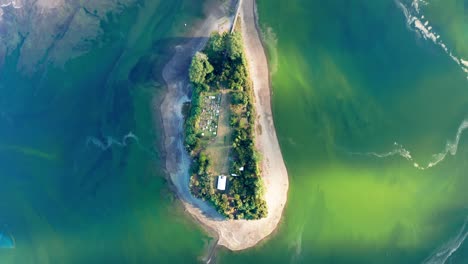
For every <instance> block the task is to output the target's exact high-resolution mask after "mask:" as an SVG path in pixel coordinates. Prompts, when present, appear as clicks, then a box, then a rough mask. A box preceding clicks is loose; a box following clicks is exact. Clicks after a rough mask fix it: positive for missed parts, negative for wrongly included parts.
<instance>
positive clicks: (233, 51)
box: [227, 32, 243, 60]
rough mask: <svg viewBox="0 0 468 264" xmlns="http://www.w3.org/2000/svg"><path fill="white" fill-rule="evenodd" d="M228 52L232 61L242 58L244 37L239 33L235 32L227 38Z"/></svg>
mask: <svg viewBox="0 0 468 264" xmlns="http://www.w3.org/2000/svg"><path fill="white" fill-rule="evenodd" d="M227 52H228V54H229V58H230V59H231V60H236V59H239V58H241V56H242V52H243V50H242V37H241V35H240V33H239V32H234V33H232V34H229V35H228V36H227Z"/></svg>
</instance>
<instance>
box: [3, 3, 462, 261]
mask: <svg viewBox="0 0 468 264" xmlns="http://www.w3.org/2000/svg"><path fill="white" fill-rule="evenodd" d="M140 2H141V3H140V4H141V5H142V6H141V7H139V8H132V9H128V10H124V12H123V13H122V14H121V15H119V16H116V17H114V18H113V19H111V20H110V21H108V22H105V23H104V24H103V25H104V29H105V30H104V34H105V36H106V37H105V38H103V39H104V40H105V41H104V42H102V43H97V44H96V45H95V46H93V47H92V48H91V50H90V51H89V53H88V54H87V55H84V56H81V57H79V58H76V59H73V60H70V61H69V62H68V63H67V64H66V66H65V68H64V69H60V68H55V67H53V66H48V68H47V71H46V74H44V75H42V76H40V75H39V76H40V77H41V78H39V77H37V76H33V77H27V76H24V75H22V74H21V73H20V72H17V70H16V60H17V58H18V56H19V55H20V54H19V53H13V54H12V55H11V56H9V57H8V58H7V63H6V64H5V66H4V68H2V71H1V73H0V84H1V85H0V94H1V96H0V121H1V122H0V181H1V184H0V230H1V231H2V232H5V233H8V234H11V236H12V237H13V238H14V242H15V249H6V250H4V249H2V250H1V251H0V263H19V264H23V263H192V262H196V261H197V260H198V259H199V257H200V256H201V255H202V254H204V250H205V245H206V244H207V243H208V242H209V241H211V238H209V237H208V236H207V235H206V234H204V233H203V232H202V231H201V229H200V228H199V227H198V226H197V224H195V223H194V222H192V221H191V220H190V219H189V218H188V217H186V215H184V213H183V211H182V209H181V206H180V204H179V203H178V202H177V201H176V200H175V198H174V196H173V194H172V193H171V192H170V190H169V188H168V184H167V182H166V181H165V180H164V178H163V169H162V164H161V163H160V157H161V153H159V152H158V150H157V147H156V146H157V144H158V142H159V141H160V140H161V138H160V137H161V133H160V132H159V131H160V129H159V128H158V127H156V128H155V127H154V126H153V120H152V118H153V117H152V113H151V111H153V110H152V109H151V107H150V106H151V104H150V101H151V99H152V97H153V96H156V97H160V96H161V91H162V87H161V85H160V84H161V82H162V80H161V79H160V74H161V70H162V67H163V65H164V62H165V61H167V59H169V56H168V54H170V53H171V52H170V51H171V48H170V47H172V46H174V45H175V44H178V43H180V42H181V41H185V40H186V39H184V37H183V36H185V34H186V33H187V29H186V28H185V26H183V25H184V24H185V23H187V22H188V23H187V24H188V25H190V24H191V23H192V22H193V21H194V20H196V19H198V18H201V17H202V11H201V8H202V5H201V4H200V3H199V2H198V1H190V0H177V1H149V0H148V1H140ZM426 2H427V3H428V5H424V3H423V2H418V3H420V6H419V12H420V13H418V12H417V11H416V10H415V7H414V6H412V2H411V1H407V2H402V3H401V4H403V7H404V8H402V6H401V5H399V2H395V1H338V0H336V1H310V0H309V1H306V0H292V1H280V0H268V1H267V0H259V1H258V3H259V12H260V24H261V26H262V28H263V30H264V31H265V32H266V35H265V37H266V39H267V46H268V53H269V59H270V66H271V69H272V72H273V73H274V75H273V78H272V84H273V92H274V95H273V107H274V115H275V122H276V127H277V132H278V136H279V140H280V144H281V147H282V151H283V154H284V158H285V161H286V165H287V168H288V171H289V176H290V192H289V200H288V205H287V208H286V211H285V216H284V221H283V224H282V225H281V226H280V229H279V230H278V233H277V234H275V235H274V236H273V237H272V238H271V239H269V240H268V241H266V242H264V243H262V244H261V245H259V246H258V247H256V248H253V249H250V250H247V251H244V252H240V253H239V252H237V253H231V252H227V251H225V250H220V251H218V254H217V258H216V260H217V261H218V262H219V263H264V262H266V263H291V262H294V263H295V262H297V263H359V264H362V263H379V264H382V263H383V264H385V263H443V262H444V261H445V262H447V263H455V264H458V263H466V262H468V254H467V252H468V243H466V242H465V241H464V240H465V239H466V237H467V234H468V233H467V232H468V230H467V216H468V207H467V204H468V192H466V186H468V178H467V176H466V171H467V169H468V168H467V167H468V164H467V163H466V157H467V155H468V145H467V144H468V143H467V140H466V135H464V133H465V129H466V127H465V125H464V124H466V123H464V120H465V119H466V118H467V117H468V115H467V114H468V113H467V112H468V111H467V110H466V109H467V107H468V104H467V100H466V98H467V96H468V81H467V79H466V77H467V74H466V73H465V72H463V69H462V67H461V65H460V63H457V62H456V60H455V59H454V58H453V57H455V58H458V60H459V62H460V61H461V60H460V59H461V58H465V60H467V59H468V49H467V48H466V47H467V45H466V43H467V38H466V36H468V32H467V29H468V27H467V25H466V21H467V15H466V14H467V5H466V1H463V0H451V1H436V0H427V1H426ZM405 10H406V12H407V15H406V16H405ZM422 15H424V16H425V17H426V19H425V20H422V19H421V16H422ZM408 16H409V20H410V21H411V17H414V16H415V17H417V18H418V19H421V20H422V21H423V24H424V23H425V22H426V20H428V21H430V23H429V25H428V26H432V27H433V29H432V30H433V32H434V34H437V35H440V38H439V39H438V41H443V44H444V45H446V47H448V48H449V51H451V52H452V55H453V57H450V56H449V54H450V53H447V52H446V51H445V50H444V49H443V48H442V47H441V45H440V43H439V42H436V43H434V42H433V41H432V40H431V39H430V38H429V39H424V38H423V37H422V36H421V34H420V33H418V32H417V30H416V29H415V27H414V22H411V23H412V24H408ZM418 34H419V35H418ZM89 65H93V66H94V67H90V66H89ZM154 82H156V83H154ZM291 117H294V118H291ZM416 164H417V166H416ZM431 164H432V166H431V167H430V166H429V165H431ZM464 242H465V243H464Z"/></svg>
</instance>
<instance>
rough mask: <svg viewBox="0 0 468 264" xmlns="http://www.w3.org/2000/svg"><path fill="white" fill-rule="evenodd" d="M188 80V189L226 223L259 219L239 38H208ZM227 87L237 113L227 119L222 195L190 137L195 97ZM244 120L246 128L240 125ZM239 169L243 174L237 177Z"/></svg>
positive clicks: (195, 138)
mask: <svg viewBox="0 0 468 264" xmlns="http://www.w3.org/2000/svg"><path fill="white" fill-rule="evenodd" d="M189 75H190V80H191V82H192V84H193V86H194V90H193V94H192V102H191V105H190V111H189V115H188V117H187V119H186V122H185V144H186V146H187V149H188V151H189V152H190V153H191V156H192V158H193V164H192V167H191V179H190V189H191V192H192V194H193V195H194V196H195V197H198V198H200V199H204V200H207V201H210V202H211V203H212V204H213V205H214V207H215V208H216V210H217V211H218V212H219V213H220V214H222V215H224V216H226V217H228V218H230V219H259V218H263V217H265V216H266V215H267V205H266V202H265V200H264V199H263V192H264V187H263V181H262V180H261V178H260V170H259V165H258V164H259V161H260V159H259V155H258V153H257V151H256V150H255V144H254V137H255V135H254V126H255V109H254V104H253V91H252V89H251V82H250V80H249V77H248V71H247V63H246V59H245V56H244V51H243V46H242V36H241V35H240V33H237V32H236V33H234V34H228V33H224V34H222V35H220V34H213V35H212V36H211V38H210V40H209V41H208V43H207V46H206V48H205V49H204V51H203V53H197V54H196V55H195V56H194V58H193V60H192V64H191V66H190V71H189ZM210 87H211V89H215V88H216V89H219V88H222V87H227V89H230V90H231V91H232V100H231V108H232V109H235V108H236V107H237V109H241V108H240V107H245V108H242V109H243V111H244V112H243V113H242V114H235V113H234V112H233V113H232V115H231V117H230V124H231V126H232V127H233V130H234V131H233V144H232V146H233V151H232V160H233V161H232V164H231V171H235V173H236V174H238V175H239V176H238V177H232V178H231V180H230V183H229V189H228V191H227V192H219V191H217V190H216V189H215V187H214V179H215V178H214V177H213V176H212V175H210V174H209V168H210V166H211V159H210V157H209V156H208V155H207V153H206V150H205V149H203V146H202V144H201V139H200V137H199V135H197V133H196V127H197V123H198V120H199V117H200V114H201V111H202V108H201V99H200V98H201V93H202V92H204V91H208V90H210ZM243 118H246V119H247V120H248V124H247V126H244V125H242V127H241V122H240V120H241V119H243ZM240 167H244V170H243V171H239V168H240Z"/></svg>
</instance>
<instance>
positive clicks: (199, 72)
mask: <svg viewBox="0 0 468 264" xmlns="http://www.w3.org/2000/svg"><path fill="white" fill-rule="evenodd" d="M211 72H213V66H212V65H211V64H210V62H209V61H208V57H207V56H206V54H204V53H201V52H197V53H196V54H195V56H194V57H193V59H192V64H191V65H190V70H189V77H190V81H191V82H193V83H195V84H205V80H206V76H207V75H208V74H209V73H211Z"/></svg>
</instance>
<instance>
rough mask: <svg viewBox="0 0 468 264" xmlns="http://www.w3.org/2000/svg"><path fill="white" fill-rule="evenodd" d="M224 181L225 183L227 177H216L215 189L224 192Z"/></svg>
mask: <svg viewBox="0 0 468 264" xmlns="http://www.w3.org/2000/svg"><path fill="white" fill-rule="evenodd" d="M226 181H227V177H226V176H224V175H219V176H218V186H217V189H218V190H220V191H224V190H226Z"/></svg>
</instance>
